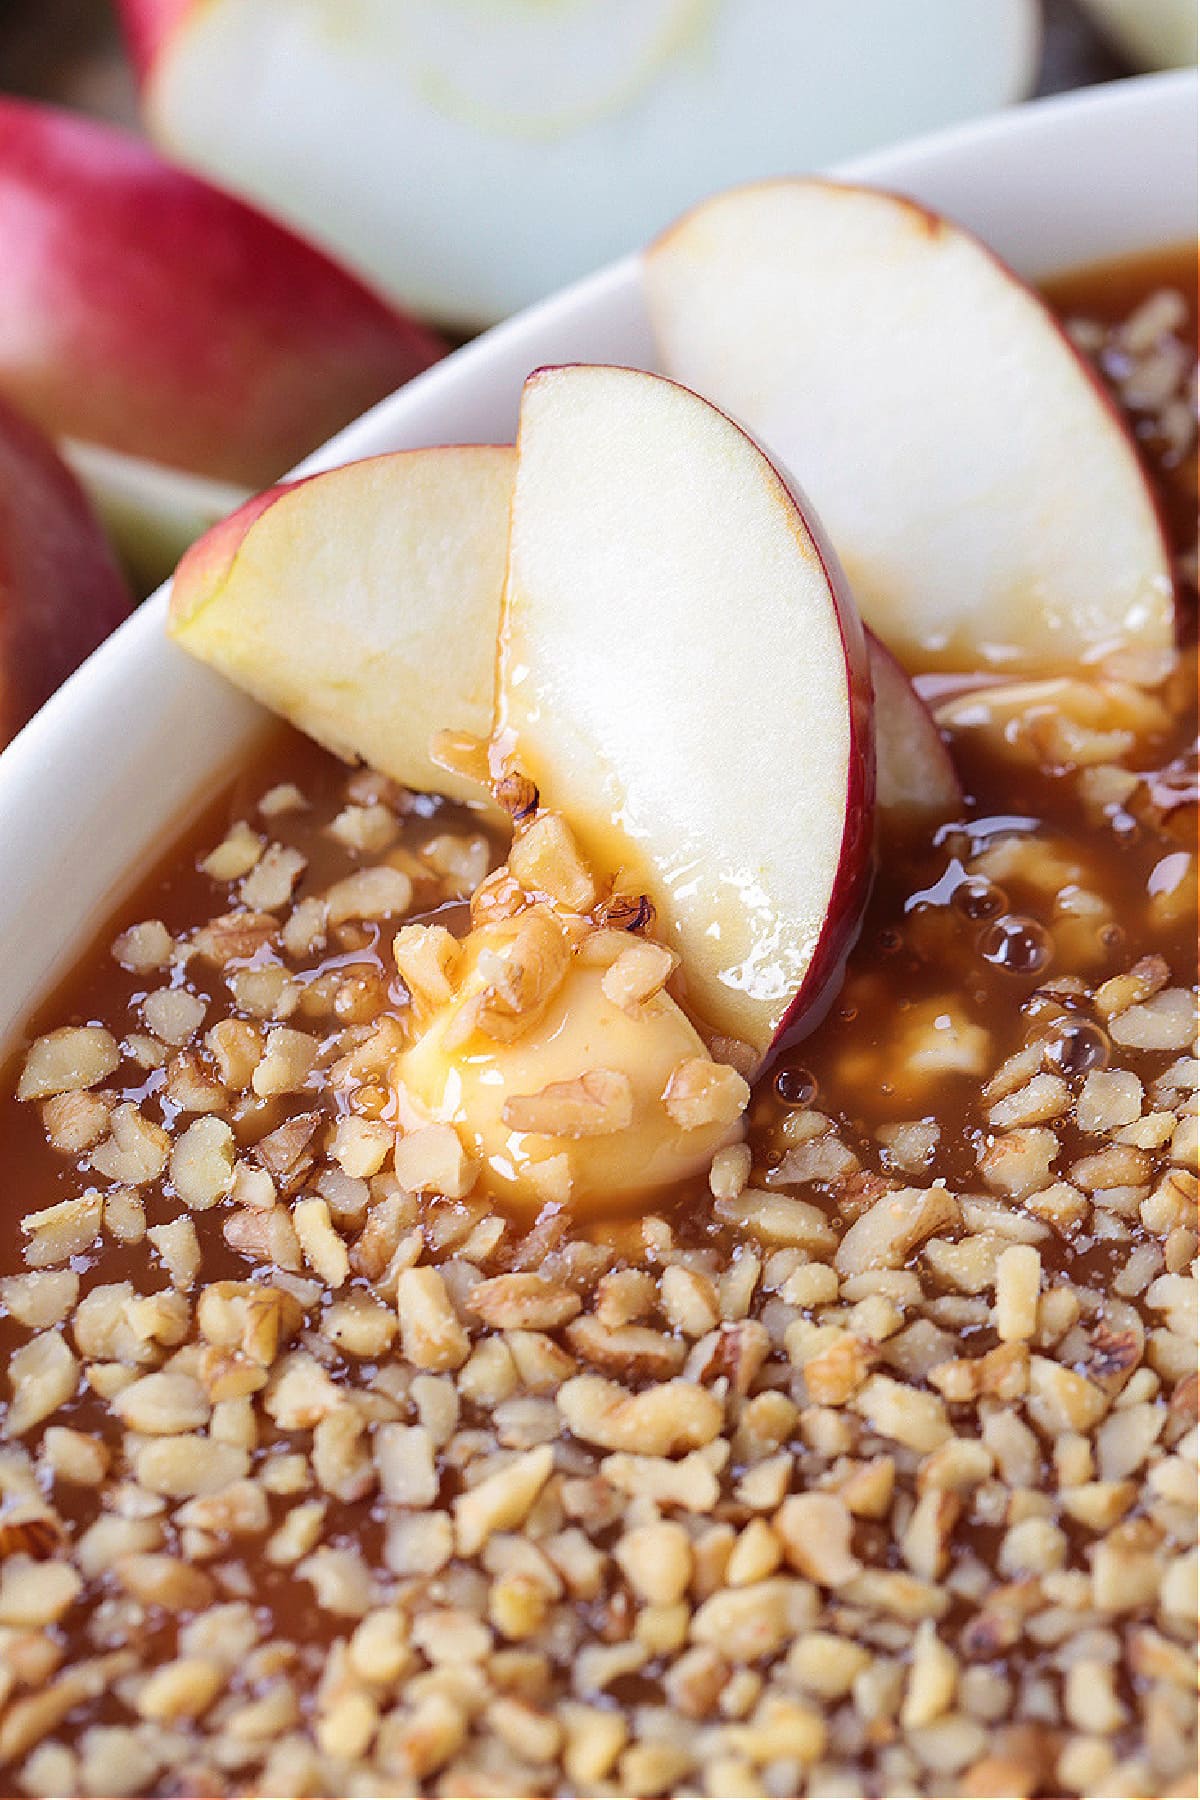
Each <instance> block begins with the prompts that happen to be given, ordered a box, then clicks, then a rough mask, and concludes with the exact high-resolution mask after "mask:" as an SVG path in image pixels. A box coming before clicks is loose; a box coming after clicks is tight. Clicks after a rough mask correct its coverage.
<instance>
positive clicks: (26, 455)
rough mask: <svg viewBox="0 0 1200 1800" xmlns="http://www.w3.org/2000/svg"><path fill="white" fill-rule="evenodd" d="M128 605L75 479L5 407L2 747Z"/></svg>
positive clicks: (0, 423)
mask: <svg viewBox="0 0 1200 1800" xmlns="http://www.w3.org/2000/svg"><path fill="white" fill-rule="evenodd" d="M131 604H132V596H131V595H130V592H129V589H128V587H127V586H126V584H125V579H124V576H123V575H122V574H121V571H120V570H119V568H118V567H117V563H116V559H115V557H114V555H113V552H112V550H111V548H110V547H109V543H108V540H107V538H106V537H105V535H104V532H103V530H102V528H101V526H100V523H99V520H98V519H97V518H96V517H95V515H94V513H93V512H92V510H91V507H90V506H89V505H88V502H87V499H86V497H85V495H84V493H83V491H82V489H81V488H80V486H79V483H78V482H77V481H76V479H75V477H74V476H73V475H72V474H71V471H70V470H69V469H68V468H67V467H66V465H65V464H64V463H63V462H62V460H61V458H60V457H59V456H58V454H57V453H56V451H55V449H54V446H53V444H51V443H50V442H49V441H48V440H47V439H46V438H45V437H43V435H42V433H41V432H40V431H38V430H37V428H36V427H35V426H33V425H31V424H30V423H29V421H28V420H27V419H24V418H22V417H21V415H20V414H19V413H17V412H14V411H13V410H12V409H11V408H9V407H6V406H3V405H0V746H3V745H4V744H6V743H7V742H8V740H9V738H10V737H12V736H13V735H14V733H16V732H17V731H19V730H20V728H21V726H22V725H23V724H24V723H25V721H26V719H28V718H30V717H31V716H32V714H33V713H34V712H36V711H37V709H38V707H39V706H40V705H41V704H42V701H43V700H45V699H47V698H48V697H49V695H50V694H52V693H53V692H54V689H55V688H56V687H57V686H58V685H59V683H60V682H62V681H65V680H66V678H67V676H68V675H69V674H70V673H71V670H72V669H73V668H75V666H76V664H78V663H80V662H82V661H83V659H84V657H85V656H87V655H89V654H90V652H91V651H93V650H94V649H95V648H96V645H97V644H99V643H100V642H101V640H102V639H103V638H105V637H107V636H108V633H109V632H110V631H113V630H115V628H116V627H117V626H118V625H119V624H120V623H121V620H122V619H123V618H124V617H125V616H126V614H127V613H128V611H129V609H130V606H131ZM103 749H104V746H103V745H97V752H98V753H99V754H102V753H103Z"/></svg>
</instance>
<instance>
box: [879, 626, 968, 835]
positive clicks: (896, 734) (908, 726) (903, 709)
mask: <svg viewBox="0 0 1200 1800" xmlns="http://www.w3.org/2000/svg"><path fill="white" fill-rule="evenodd" d="M867 651H868V655H869V657H870V663H871V687H872V689H873V691H874V694H875V803H876V808H877V810H878V813H879V816H880V818H881V819H887V820H889V821H890V822H891V823H892V824H894V825H897V826H899V827H901V828H903V827H904V826H905V825H907V824H915V823H917V822H919V821H922V820H929V819H949V818H953V817H954V815H955V814H956V813H957V812H958V811H959V810H960V808H961V807H962V803H963V791H962V783H961V782H960V781H959V779H958V771H957V770H956V769H955V767H954V758H953V757H952V756H951V754H950V752H949V750H948V749H947V747H946V745H945V743H944V742H943V741H942V735H941V732H940V731H939V730H938V728H937V723H936V721H935V720H934V717H933V714H932V713H931V712H930V710H929V708H928V707H927V706H926V704H925V702H924V701H923V700H922V699H921V696H920V695H919V694H918V693H917V690H916V689H915V688H914V686H913V684H912V682H911V681H910V680H909V679H908V676H907V675H906V674H905V673H904V670H903V669H902V668H901V666H900V664H899V663H898V662H897V661H896V658H895V657H894V656H893V655H892V653H891V651H890V650H889V649H888V647H887V645H886V644H883V643H881V642H880V641H879V639H878V638H877V637H876V636H875V633H874V632H873V631H868V632H867Z"/></svg>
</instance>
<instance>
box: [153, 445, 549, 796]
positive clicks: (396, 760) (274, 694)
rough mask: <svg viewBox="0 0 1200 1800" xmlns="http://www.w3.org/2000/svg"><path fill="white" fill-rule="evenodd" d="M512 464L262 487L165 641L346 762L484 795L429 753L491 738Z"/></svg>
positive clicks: (180, 605)
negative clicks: (458, 733) (462, 737)
mask: <svg viewBox="0 0 1200 1800" xmlns="http://www.w3.org/2000/svg"><path fill="white" fill-rule="evenodd" d="M513 462H514V453H513V451H512V449H511V448H509V447H508V446H499V445H486V444H485V445H459V446H455V447H451V448H449V449H444V450H402V451H397V452H395V453H394V454H393V455H390V456H375V457H369V458H368V459H366V460H365V461H363V462H356V463H347V464H345V465H344V466H343V467H341V468H338V469H330V470H327V471H326V472H324V473H322V474H320V475H312V476H309V477H308V478H307V479H306V480H303V481H298V482H294V483H292V484H290V485H285V486H282V487H276V488H272V489H270V490H268V492H266V493H265V494H260V495H258V496H257V497H256V498H255V499H253V500H251V501H249V502H248V503H247V504H246V505H245V506H243V507H242V508H241V509H240V510H239V511H238V512H236V513H234V514H233V516H232V517H231V518H229V519H225V520H223V521H222V523H221V524H219V525H217V526H216V527H214V529H213V530H212V531H210V532H209V533H208V535H207V536H206V537H203V538H201V540H200V542H199V543H198V544H195V545H193V547H192V549H191V550H190V551H189V552H188V554H187V555H186V556H185V557H184V559H183V561H182V563H181V564H180V566H179V570H178V573H177V574H176V576H175V582H174V586H173V588H172V592H171V605H170V617H169V629H170V631H171V634H172V635H173V636H174V637H175V638H176V639H177V640H178V641H179V643H180V644H182V645H183V647H184V649H185V650H190V651H191V652H192V653H193V655H195V656H198V657H200V658H201V659H202V660H203V661H204V662H208V663H211V664H212V665H213V666H214V668H217V669H220V670H221V672H222V673H223V674H225V675H227V676H228V677H229V678H230V680H232V681H236V682H237V683H238V685H239V686H240V687H244V688H246V689H247V690H248V692H250V693H251V694H253V695H254V696H255V698H256V699H258V700H261V701H263V702H264V704H265V705H267V706H270V707H272V708H273V709H274V710H275V711H276V712H279V713H282V714H283V715H284V717H285V718H288V719H291V720H292V721H293V723H294V724H296V725H299V726H300V728H301V729H302V730H304V731H307V732H308V733H309V734H310V735H311V736H312V737H315V738H316V739H318V741H319V742H320V743H323V744H325V745H327V746H328V747H329V749H331V750H333V751H335V752H336V753H337V754H338V755H339V756H344V757H347V758H348V759H351V760H354V759H358V758H362V759H363V760H365V761H367V762H369V763H371V764H372V765H373V766H374V767H375V768H377V769H380V770H382V771H383V773H384V774H387V775H391V776H393V777H394V778H395V779H396V780H397V781H402V782H404V783H405V784H406V785H407V786H409V787H414V788H422V789H428V788H433V789H436V790H437V791H438V792H439V793H448V794H451V795H453V796H455V797H458V798H462V799H469V800H478V799H479V798H480V794H481V789H480V788H479V787H478V786H477V785H475V784H473V783H468V782H465V781H463V780H462V779H461V778H460V777H458V776H455V775H452V774H449V773H448V772H447V771H446V770H445V769H443V768H441V767H439V766H438V765H437V764H435V763H434V762H433V761H432V759H431V757H430V753H429V748H430V742H431V739H432V738H433V736H434V734H435V733H436V732H438V731H441V730H443V729H459V730H464V731H469V732H471V733H473V734H474V735H476V736H478V737H482V738H485V737H487V735H488V733H489V731H490V730H491V724H492V689H493V677H494V669H495V643H496V623H497V616H498V613H499V596H500V593H501V589H502V588H503V585H504V559H505V551H506V545H507V540H508V508H509V499H510V496H511V493H512V482H513Z"/></svg>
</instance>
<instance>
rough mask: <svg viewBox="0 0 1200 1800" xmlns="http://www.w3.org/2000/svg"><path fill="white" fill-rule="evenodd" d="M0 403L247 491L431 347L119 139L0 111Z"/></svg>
mask: <svg viewBox="0 0 1200 1800" xmlns="http://www.w3.org/2000/svg"><path fill="white" fill-rule="evenodd" d="M0 263H2V265H3V268H4V280H3V282H0V393H3V394H4V395H6V396H7V397H8V398H9V399H11V400H12V401H13V402H14V403H15V404H17V405H18V406H20V407H21V409H22V410H23V411H24V412H26V413H28V414H29V415H30V416H31V417H32V418H34V419H35V420H36V421H37V422H38V423H39V424H40V425H41V427H42V429H43V430H44V431H47V432H49V433H50V434H52V435H53V436H56V437H65V438H71V439H77V440H81V441H82V442H84V443H85V444H99V445H103V446H105V447H107V448H108V449H110V450H114V451H119V452H122V453H124V454H126V455H130V456H136V457H147V458H150V459H151V460H152V461H154V462H157V463H162V464H167V465H168V466H170V467H172V468H178V469H185V470H188V471H191V472H193V473H196V474H200V475H204V476H208V477H211V478H213V479H215V480H218V481H223V482H234V483H240V484H243V485H244V486H254V487H259V486H261V485H262V484H263V483H264V482H267V481H274V480H276V479H277V478H278V477H279V476H280V475H282V474H283V473H284V471H285V470H286V469H288V468H290V467H291V465H292V464H293V463H295V462H297V461H298V460H299V459H300V457H301V456H303V455H305V454H306V453H307V452H308V451H309V450H311V449H313V448H314V447H315V446H316V445H317V444H319V443H321V442H322V441H323V440H324V439H325V438H327V437H329V436H330V435H331V434H332V433H333V432H334V431H336V430H338V429H339V428H340V427H341V426H343V425H345V424H347V423H348V422H349V421H350V420H351V419H353V418H355V417H356V416H357V415H358V414H359V413H360V412H362V411H363V410H364V409H365V408H366V407H367V406H370V405H371V404H372V403H373V402H374V401H376V400H379V399H382V397H383V396H384V395H385V394H388V393H390V392H391V391H392V390H393V389H394V388H396V387H399V386H400V384H401V383H402V382H404V381H407V380H408V378H409V377H410V376H411V375H414V374H415V373H416V372H417V370H418V369H423V368H425V367H426V365H427V364H429V363H431V362H433V361H434V360H435V359H436V357H437V356H438V355H439V354H440V353H441V349H442V346H441V344H440V343H439V342H438V340H436V339H435V338H434V337H433V336H432V335H431V334H430V333H428V332H427V331H425V330H424V328H423V327H421V326H418V325H416V324H414V323H413V322H412V321H411V320H409V319H407V318H405V317H404V316H403V315H401V314H400V313H397V312H396V311H395V310H394V309H393V308H392V307H390V306H388V305H387V304H385V302H384V301H382V300H380V299H378V298H377V297H376V295H374V294H373V293H370V292H369V291H368V290H367V289H366V288H364V287H363V286H362V285H361V284H360V283H359V282H358V281H356V280H355V279H354V277H353V276H351V275H348V274H347V273H346V272H345V271H344V270H342V269H340V268H337V267H336V266H335V265H334V264H333V263H331V262H329V261H328V260H327V259H326V258H325V257H324V256H323V255H321V253H320V252H319V251H317V250H314V249H313V248H312V247H311V245H309V244H306V243H304V242H302V241H301V240H300V239H299V238H296V237H294V236H292V234H291V233H290V232H288V231H284V230H283V229H281V228H280V226H278V225H276V224H274V223H273V222H272V221H271V220H269V219H266V218H264V217H263V216H262V215H261V214H259V213H255V212H253V211H251V209H250V208H249V207H247V206H244V205H243V204H242V203H241V202H240V201H239V200H235V199H233V198H231V196H230V195H228V194H223V193H220V192H218V191H217V189H215V188H213V187H209V186H208V185H207V184H206V183H205V182H202V181H198V180H196V179H195V177H193V176H191V175H185V174H184V173H183V172H182V171H181V170H178V169H173V168H171V167H169V166H168V165H167V164H166V163H164V162H162V161H161V160H160V159H159V158H158V157H157V156H156V155H155V154H154V152H153V151H152V150H150V149H149V148H148V146H147V145H145V144H144V143H142V142H140V141H139V140H138V139H137V138H135V137H133V136H132V135H130V134H129V133H126V132H122V131H117V130H114V129H113V128H111V127H109V126H105V125H100V124H97V123H96V122H94V121H93V120H90V119H84V118H80V117H76V116H74V115H72V114H69V113H64V112H59V111H56V110H55V109H53V108H50V107H44V106H35V105H30V104H28V103H26V102H22V101H19V100H10V99H6V98H5V99H0Z"/></svg>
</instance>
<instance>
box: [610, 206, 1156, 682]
mask: <svg viewBox="0 0 1200 1800" xmlns="http://www.w3.org/2000/svg"><path fill="white" fill-rule="evenodd" d="M645 274H646V291H647V296H648V300H649V306H650V311H651V315H652V319H653V324H654V330H655V333H656V336H657V339H658V343H659V346H660V349H661V353H662V358H663V362H664V366H665V368H666V371H667V373H668V374H670V375H673V376H676V377H677V378H678V379H679V380H680V381H685V382H687V383H688V384H689V385H690V386H692V387H694V388H696V389H697V390H698V391H699V392H701V393H703V394H706V395H707V396H708V397H709V398H710V399H711V400H713V401H714V402H715V403H716V404H717V405H719V406H723V407H725V408H727V410H728V411H729V412H730V413H732V414H733V415H734V417H736V418H738V419H740V420H741V421H742V422H743V424H745V425H746V427H747V428H748V429H749V430H751V431H753V432H754V433H755V435H756V436H757V437H759V438H760V439H761V441H762V442H763V443H765V444H766V445H767V446H768V448H769V449H770V451H771V453H772V454H773V455H777V456H779V457H780V458H782V460H783V462H784V463H785V464H786V466H787V467H788V468H790V469H793V470H795V471H796V472H797V473H798V474H799V475H800V476H801V477H802V479H803V480H804V483H805V486H806V488H807V491H808V492H809V493H810V495H811V497H812V500H813V503H814V505H815V506H816V507H817V508H818V510H819V512H820V515H821V517H822V519H823V520H824V521H825V525H826V528H827V529H828V531H829V534H830V536H831V537H832V539H833V542H834V544H835V546H836V548H837V551H838V554H839V555H840V557H841V560H842V564H843V566H844V568H845V570H846V573H847V575H848V577H849V579H850V583H851V586H852V587H853V589H854V593H855V595H856V597H857V599H858V603H859V605H860V606H861V608H862V611H863V615H864V617H865V618H866V620H867V622H868V624H870V625H871V626H872V627H873V628H874V629H875V630H876V631H877V632H878V633H879V635H880V637H882V638H883V639H884V641H885V642H886V643H887V644H888V645H890V647H891V648H892V649H893V650H894V651H895V652H896V654H897V656H898V657H899V658H900V660H901V662H902V663H903V664H904V665H905V667H906V668H908V669H910V670H918V671H919V670H926V669H930V668H934V667H942V668H947V667H949V668H959V669H964V668H973V667H977V666H979V665H981V664H983V665H990V666H994V667H996V668H999V669H1004V670H1008V671H1017V670H1021V671H1024V670H1033V671H1043V672H1052V671H1059V670H1067V671H1070V670H1075V669H1077V668H1078V666H1079V665H1080V664H1081V663H1092V662H1095V661H1097V660H1098V659H1100V658H1101V657H1102V656H1103V655H1104V654H1105V653H1107V652H1108V651H1110V650H1112V649H1114V648H1117V647H1119V646H1126V645H1131V644H1132V645H1137V646H1138V647H1140V648H1147V649H1155V648H1159V647H1162V646H1165V645H1168V644H1170V643H1171V642H1172V638H1173V630H1174V609H1173V597H1172V583H1171V575H1170V566H1169V559H1168V555H1167V551H1166V547H1165V545H1164V542H1163V536H1162V531H1161V529H1160V525H1159V520H1158V516H1157V513H1156V511H1155V507H1154V503H1153V500H1152V498H1151V495H1150V491H1149V488H1148V486H1147V482H1146V478H1145V475H1144V473H1143V471H1142V468H1141V465H1140V463H1139V461H1138V457H1137V452H1136V450H1135V449H1134V446H1133V443H1132V441H1131V439H1130V438H1129V436H1128V434H1127V432H1126V431H1125V429H1124V426H1123V425H1122V423H1121V421H1120V419H1119V418H1118V416H1117V414H1116V412H1115V411H1114V409H1113V407H1112V405H1111V404H1110V402H1109V401H1108V399H1107V398H1106V397H1105V395H1104V394H1103V393H1102V391H1101V389H1100V387H1099V385H1098V383H1097V382H1096V381H1095V380H1094V379H1093V377H1092V376H1091V374H1090V373H1089V371H1088V369H1087V368H1086V366H1085V365H1084V363H1083V362H1082V360H1081V359H1080V358H1079V357H1078V356H1077V355H1076V353H1075V351H1074V350H1073V348H1072V347H1071V345H1070V343H1069V342H1068V340H1067V339H1066V337H1065V336H1064V335H1063V333H1062V331H1061V330H1060V329H1059V326H1058V325H1057V323H1056V322H1055V320H1054V318H1053V317H1052V315H1051V314H1050V312H1049V311H1048V310H1047V308H1046V307H1045V306H1044V305H1043V304H1042V302H1041V301H1040V300H1039V299H1038V298H1037V296H1036V295H1035V294H1034V293H1032V292H1031V291H1030V289H1029V288H1027V287H1026V286H1025V285H1024V283H1022V282H1021V281H1020V280H1018V278H1017V277H1016V276H1015V275H1014V274H1013V273H1012V271H1011V270H1010V269H1007V268H1006V267H1005V266H1004V264H1003V263H1001V262H1000V261H998V260H997V258H996V257H995V256H994V255H993V254H992V253H991V252H990V251H989V250H987V249H986V248H985V247H984V246H983V245H982V244H981V243H979V242H978V240H977V239H975V238H974V237H972V236H970V235H969V234H968V233H967V232H965V231H962V230H960V229H959V228H958V227H957V226H955V225H953V224H951V223H950V222H949V221H948V220H945V219H942V218H939V217H937V216H936V215H934V214H932V213H929V212H926V211H925V210H924V209H923V208H921V207H918V206H916V205H914V204H913V203H912V202H910V201H908V200H903V199H899V198H897V197H896V196H894V195H891V194H882V193H876V192H872V191H870V190H868V189H865V188H853V187H840V186H837V185H835V184H834V183H832V182H827V181H806V180H788V181H777V182H770V183H762V184H761V185H759V186H755V187H748V188H742V189H735V190H734V191H733V192H731V193H728V194H724V195H720V196H718V197H717V198H716V199H715V200H711V201H709V202H707V203H706V204H705V205H703V206H700V207H698V208H697V209H696V210H695V211H694V212H692V213H689V214H687V215H686V216H685V217H684V218H683V219H682V220H680V221H679V223H678V224H676V225H675V226H673V227H672V228H671V229H670V230H669V231H668V232H667V233H666V235H665V236H663V237H662V238H660V239H659V240H658V242H657V243H656V244H654V245H653V246H652V247H651V249H650V251H649V252H648V253H647V256H646V265H645Z"/></svg>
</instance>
